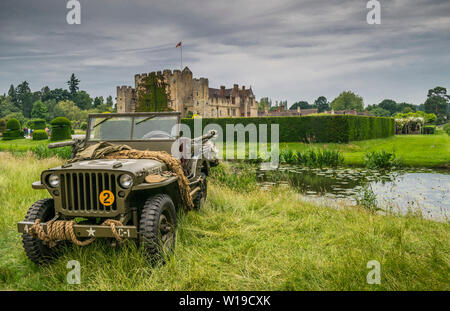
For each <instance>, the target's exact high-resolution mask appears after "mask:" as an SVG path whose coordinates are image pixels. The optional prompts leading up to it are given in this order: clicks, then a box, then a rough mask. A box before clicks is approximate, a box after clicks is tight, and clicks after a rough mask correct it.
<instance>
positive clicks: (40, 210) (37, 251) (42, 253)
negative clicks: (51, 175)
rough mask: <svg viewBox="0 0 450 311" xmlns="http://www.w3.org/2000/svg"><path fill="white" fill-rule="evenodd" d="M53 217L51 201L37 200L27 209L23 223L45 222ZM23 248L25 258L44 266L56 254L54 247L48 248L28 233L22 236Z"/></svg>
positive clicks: (53, 210)
mask: <svg viewBox="0 0 450 311" xmlns="http://www.w3.org/2000/svg"><path fill="white" fill-rule="evenodd" d="M54 216H55V209H54V202H53V199H43V200H39V201H37V202H36V203H34V204H33V205H31V207H30V208H29V210H28V212H27V215H26V216H25V221H30V222H33V223H34V222H35V221H36V219H40V220H41V222H47V221H49V220H51V219H52V218H53V217H54ZM22 242H23V248H24V249H25V253H26V254H27V257H28V258H29V259H30V260H31V261H32V262H34V263H36V264H45V263H48V262H50V261H51V260H52V259H53V258H55V257H56V256H57V254H58V252H57V249H56V247H53V248H50V247H48V246H47V245H45V244H44V243H43V242H42V241H41V240H39V239H38V238H35V237H33V236H31V235H29V234H28V233H24V234H22Z"/></svg>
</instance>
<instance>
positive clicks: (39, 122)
mask: <svg viewBox="0 0 450 311" xmlns="http://www.w3.org/2000/svg"><path fill="white" fill-rule="evenodd" d="M45 127H46V123H45V120H44V119H36V120H32V121H31V122H30V128H31V129H33V130H45Z"/></svg>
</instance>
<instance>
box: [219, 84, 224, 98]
mask: <svg viewBox="0 0 450 311" xmlns="http://www.w3.org/2000/svg"><path fill="white" fill-rule="evenodd" d="M220 97H225V86H223V85H221V86H220Z"/></svg>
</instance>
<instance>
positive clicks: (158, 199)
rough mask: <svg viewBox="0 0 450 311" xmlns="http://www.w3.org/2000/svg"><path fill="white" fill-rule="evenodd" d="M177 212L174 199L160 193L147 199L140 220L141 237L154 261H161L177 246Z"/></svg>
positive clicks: (143, 245) (141, 241) (142, 243)
mask: <svg viewBox="0 0 450 311" xmlns="http://www.w3.org/2000/svg"><path fill="white" fill-rule="evenodd" d="M176 227H177V214H176V211H175V206H174V204H173V202H172V199H171V198H170V197H169V196H168V195H167V194H158V195H155V196H153V197H150V198H149V199H147V201H145V203H144V207H143V209H142V212H141V219H140V221H139V236H140V237H139V239H140V243H141V246H142V247H144V249H145V251H146V253H147V255H148V256H149V259H150V260H151V261H152V262H157V261H161V260H163V258H164V255H165V254H169V253H172V252H173V250H174V248H175V234H176Z"/></svg>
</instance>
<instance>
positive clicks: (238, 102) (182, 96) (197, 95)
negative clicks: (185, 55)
mask: <svg viewBox="0 0 450 311" xmlns="http://www.w3.org/2000/svg"><path fill="white" fill-rule="evenodd" d="M152 75H155V76H157V77H158V78H159V79H164V80H165V82H166V84H167V89H166V90H167V94H168V95H169V103H168V105H169V108H170V109H172V110H174V111H180V112H182V115H183V117H184V116H186V115H187V113H188V112H189V113H193V114H199V115H201V116H204V117H226V116H228V117H238V116H257V115H258V113H257V105H255V100H254V98H255V97H254V95H253V92H252V90H251V88H249V89H247V88H246V87H245V86H242V87H239V86H238V85H237V84H235V85H233V87H232V88H229V89H226V88H225V87H224V86H223V87H221V88H220V89H214V88H210V87H209V80H208V78H205V77H200V78H194V77H193V74H192V71H191V70H190V69H189V68H188V67H185V68H183V70H180V69H174V70H170V69H164V70H158V71H152V72H148V73H147V72H146V73H138V74H136V75H134V88H133V87H131V86H125V85H123V86H118V87H117V104H118V110H119V108H120V109H123V110H124V112H126V111H135V105H136V101H137V98H138V97H139V94H140V92H143V91H144V92H145V91H146V90H144V89H143V88H141V87H140V85H141V83H142V80H143V79H145V78H147V77H149V76H152Z"/></svg>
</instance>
